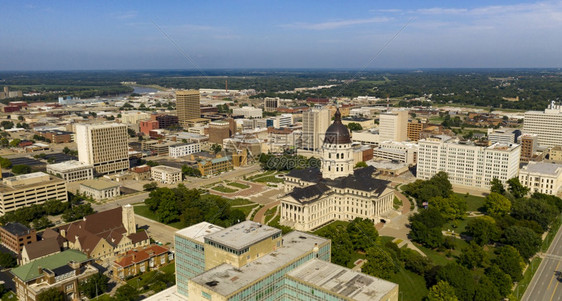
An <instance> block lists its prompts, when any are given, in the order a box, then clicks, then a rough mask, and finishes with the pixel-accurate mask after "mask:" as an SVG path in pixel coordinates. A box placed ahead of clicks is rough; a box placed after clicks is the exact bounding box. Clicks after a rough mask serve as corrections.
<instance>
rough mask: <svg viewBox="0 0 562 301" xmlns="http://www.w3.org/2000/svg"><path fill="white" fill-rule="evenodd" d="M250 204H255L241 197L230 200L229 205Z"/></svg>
mask: <svg viewBox="0 0 562 301" xmlns="http://www.w3.org/2000/svg"><path fill="white" fill-rule="evenodd" d="M251 204H255V203H254V202H252V201H248V200H246V199H243V198H235V199H233V200H231V201H230V206H242V205H251Z"/></svg>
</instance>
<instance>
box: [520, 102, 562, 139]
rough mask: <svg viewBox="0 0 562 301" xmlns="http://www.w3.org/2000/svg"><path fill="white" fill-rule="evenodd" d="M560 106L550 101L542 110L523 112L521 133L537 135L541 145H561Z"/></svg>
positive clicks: (561, 108)
mask: <svg viewBox="0 0 562 301" xmlns="http://www.w3.org/2000/svg"><path fill="white" fill-rule="evenodd" d="M560 129H562V106H561V105H556V104H555V103H554V102H552V103H551V104H550V105H549V106H548V108H547V109H546V110H544V112H541V111H528V112H525V119H524V122H523V133H526V134H536V135H538V143H539V145H541V146H548V147H553V146H562V135H560Z"/></svg>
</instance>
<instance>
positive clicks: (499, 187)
mask: <svg viewBox="0 0 562 301" xmlns="http://www.w3.org/2000/svg"><path fill="white" fill-rule="evenodd" d="M490 185H491V186H492V187H491V188H490V192H495V193H499V194H504V193H505V188H504V187H503V183H502V182H501V181H500V180H499V179H498V178H493V179H492V181H490Z"/></svg>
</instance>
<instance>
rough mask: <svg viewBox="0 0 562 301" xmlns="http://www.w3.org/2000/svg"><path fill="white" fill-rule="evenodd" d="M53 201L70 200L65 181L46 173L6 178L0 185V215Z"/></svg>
mask: <svg viewBox="0 0 562 301" xmlns="http://www.w3.org/2000/svg"><path fill="white" fill-rule="evenodd" d="M52 199H57V200H60V201H62V202H66V201H67V200H68V195H67V192H66V182H65V181H64V180H62V179H60V178H57V177H54V176H51V175H48V174H46V173H44V172H34V173H30V174H25V175H19V176H15V177H9V178H5V179H3V181H2V183H1V184H0V215H4V214H6V212H10V211H14V210H17V209H19V208H21V207H25V206H31V205H33V204H43V203H44V202H46V201H48V200H52Z"/></svg>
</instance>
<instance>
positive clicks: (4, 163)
mask: <svg viewBox="0 0 562 301" xmlns="http://www.w3.org/2000/svg"><path fill="white" fill-rule="evenodd" d="M0 166H2V168H10V167H12V161H10V160H9V159H6V158H2V157H0Z"/></svg>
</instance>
